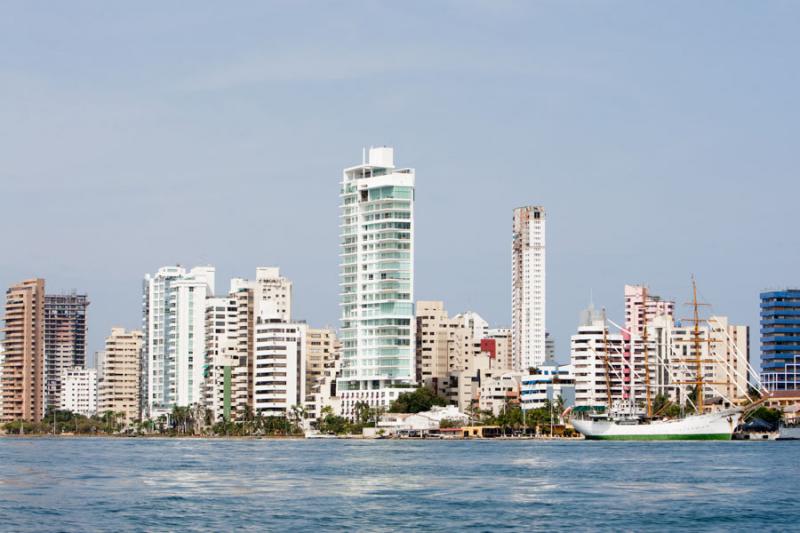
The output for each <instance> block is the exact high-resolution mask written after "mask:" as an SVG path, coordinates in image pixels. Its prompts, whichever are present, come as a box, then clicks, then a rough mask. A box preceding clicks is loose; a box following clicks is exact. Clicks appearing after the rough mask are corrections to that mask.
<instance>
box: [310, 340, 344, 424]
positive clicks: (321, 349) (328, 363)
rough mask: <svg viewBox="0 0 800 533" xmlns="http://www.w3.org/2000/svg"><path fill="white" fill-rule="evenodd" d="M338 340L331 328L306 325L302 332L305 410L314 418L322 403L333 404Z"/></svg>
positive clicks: (338, 348)
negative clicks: (306, 330)
mask: <svg viewBox="0 0 800 533" xmlns="http://www.w3.org/2000/svg"><path fill="white" fill-rule="evenodd" d="M340 355H341V343H340V342H339V339H338V338H337V337H336V331H335V330H334V329H333V328H309V329H308V334H307V336H306V377H305V379H306V410H307V411H308V412H309V415H310V416H311V417H312V418H318V417H319V416H320V414H321V411H322V408H323V407H325V406H326V405H330V406H331V407H333V403H332V401H333V400H332V398H333V397H334V396H335V385H336V373H337V371H338V370H339V362H340Z"/></svg>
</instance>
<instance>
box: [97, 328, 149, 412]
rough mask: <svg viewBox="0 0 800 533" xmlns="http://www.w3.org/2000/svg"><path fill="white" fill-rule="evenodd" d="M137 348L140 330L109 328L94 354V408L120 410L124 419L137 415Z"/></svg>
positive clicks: (138, 389) (139, 346) (138, 405)
mask: <svg viewBox="0 0 800 533" xmlns="http://www.w3.org/2000/svg"><path fill="white" fill-rule="evenodd" d="M141 351H142V332H141V331H137V330H133V331H126V330H125V328H119V327H115V328H111V335H110V336H108V337H106V343H105V349H104V350H103V351H102V352H99V353H98V354H97V412H99V413H105V412H106V411H113V412H115V413H123V415H124V421H125V423H130V422H132V421H134V420H138V419H139V409H140V406H141V402H140V396H139V392H140V377H141V370H140V368H139V360H140V356H141Z"/></svg>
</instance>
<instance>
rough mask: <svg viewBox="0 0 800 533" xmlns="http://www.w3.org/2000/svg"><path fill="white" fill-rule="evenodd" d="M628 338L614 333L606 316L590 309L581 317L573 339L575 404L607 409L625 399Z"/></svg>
mask: <svg viewBox="0 0 800 533" xmlns="http://www.w3.org/2000/svg"><path fill="white" fill-rule="evenodd" d="M626 345H627V339H626V338H625V337H624V336H623V335H622V334H621V333H617V332H614V333H612V332H610V331H609V330H608V325H607V324H606V321H605V317H604V313H603V312H601V311H597V310H595V309H594V308H593V307H591V306H590V307H589V308H588V309H587V310H586V311H584V312H583V313H582V314H581V323H580V324H579V326H578V331H577V333H576V334H575V335H573V336H572V337H571V338H570V360H571V364H572V373H573V377H574V379H575V405H578V406H585V407H605V406H607V405H608V403H609V401H610V402H615V401H619V400H623V399H627V398H625V397H624V392H623V391H624V388H625V380H626V376H627V377H628V383H630V381H629V377H630V371H628V372H627V373H626V372H625V370H624V366H625V365H624V364H623V356H624V353H625V349H626Z"/></svg>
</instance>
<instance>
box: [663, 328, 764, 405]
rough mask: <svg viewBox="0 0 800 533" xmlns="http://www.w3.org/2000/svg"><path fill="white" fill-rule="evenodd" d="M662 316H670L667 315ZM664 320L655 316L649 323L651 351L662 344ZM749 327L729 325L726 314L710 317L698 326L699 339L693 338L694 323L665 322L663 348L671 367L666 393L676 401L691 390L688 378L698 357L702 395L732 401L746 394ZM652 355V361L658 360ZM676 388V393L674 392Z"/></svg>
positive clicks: (683, 398) (682, 398)
mask: <svg viewBox="0 0 800 533" xmlns="http://www.w3.org/2000/svg"><path fill="white" fill-rule="evenodd" d="M662 317H664V318H666V319H669V318H670V317H668V316H667V315H662ZM664 322H665V320H659V319H655V320H654V321H653V325H654V326H655V329H653V325H651V326H650V327H651V329H650V335H649V338H650V339H649V340H650V341H651V347H652V349H651V350H652V351H651V354H652V353H653V351H655V352H656V353H658V352H659V351H660V350H661V346H662V345H663V344H664V334H663V333H661V331H660V329H659V326H660V325H661V324H664ZM749 329H750V328H748V327H747V326H737V325H733V324H730V322H729V320H728V317H725V316H711V317H709V318H708V321H707V324H704V325H701V326H699V327H698V328H697V332H698V338H697V340H695V334H694V325H692V324H671V323H670V324H667V325H666V327H665V328H664V330H663V331H664V332H666V333H668V335H669V336H668V338H667V339H666V347H667V352H668V356H667V357H668V359H667V362H668V363H669V367H670V375H669V379H668V383H671V384H672V385H671V387H670V391H669V395H670V396H671V397H672V398H673V399H674V400H676V401H678V402H683V401H685V399H686V398H687V397H689V396H690V395H691V394H692V393H693V390H692V389H693V385H691V384H690V382H691V381H693V380H694V379H696V376H697V362H696V360H697V359H699V360H700V365H701V372H700V374H701V375H702V377H703V380H704V381H705V382H706V384H705V386H704V388H703V394H704V395H705V396H704V398H711V397H722V398H724V399H727V400H729V401H731V402H732V401H735V400H736V399H741V398H744V397H746V396H747V390H748V389H747V387H748V377H749V359H750V349H749V336H750V333H749ZM654 359H656V358H652V357H651V360H650V361H651V364H652V363H658V362H659V361H657V360H654ZM657 381H658V382H661V381H662V380H661V379H660V377H657ZM674 390H678V391H679V394H677V395H676V394H675V393H674Z"/></svg>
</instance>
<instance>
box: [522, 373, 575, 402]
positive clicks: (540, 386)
mask: <svg viewBox="0 0 800 533" xmlns="http://www.w3.org/2000/svg"><path fill="white" fill-rule="evenodd" d="M559 398H560V399H561V401H562V402H563V404H564V407H570V406H572V405H574V404H575V380H574V378H573V376H572V365H560V366H542V367H539V368H538V369H536V372H534V373H533V374H526V375H524V376H522V385H521V398H520V400H521V402H520V405H521V406H522V409H523V410H530V409H541V408H543V407H545V406H547V403H548V402H550V403H556V402H558V400H559Z"/></svg>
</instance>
